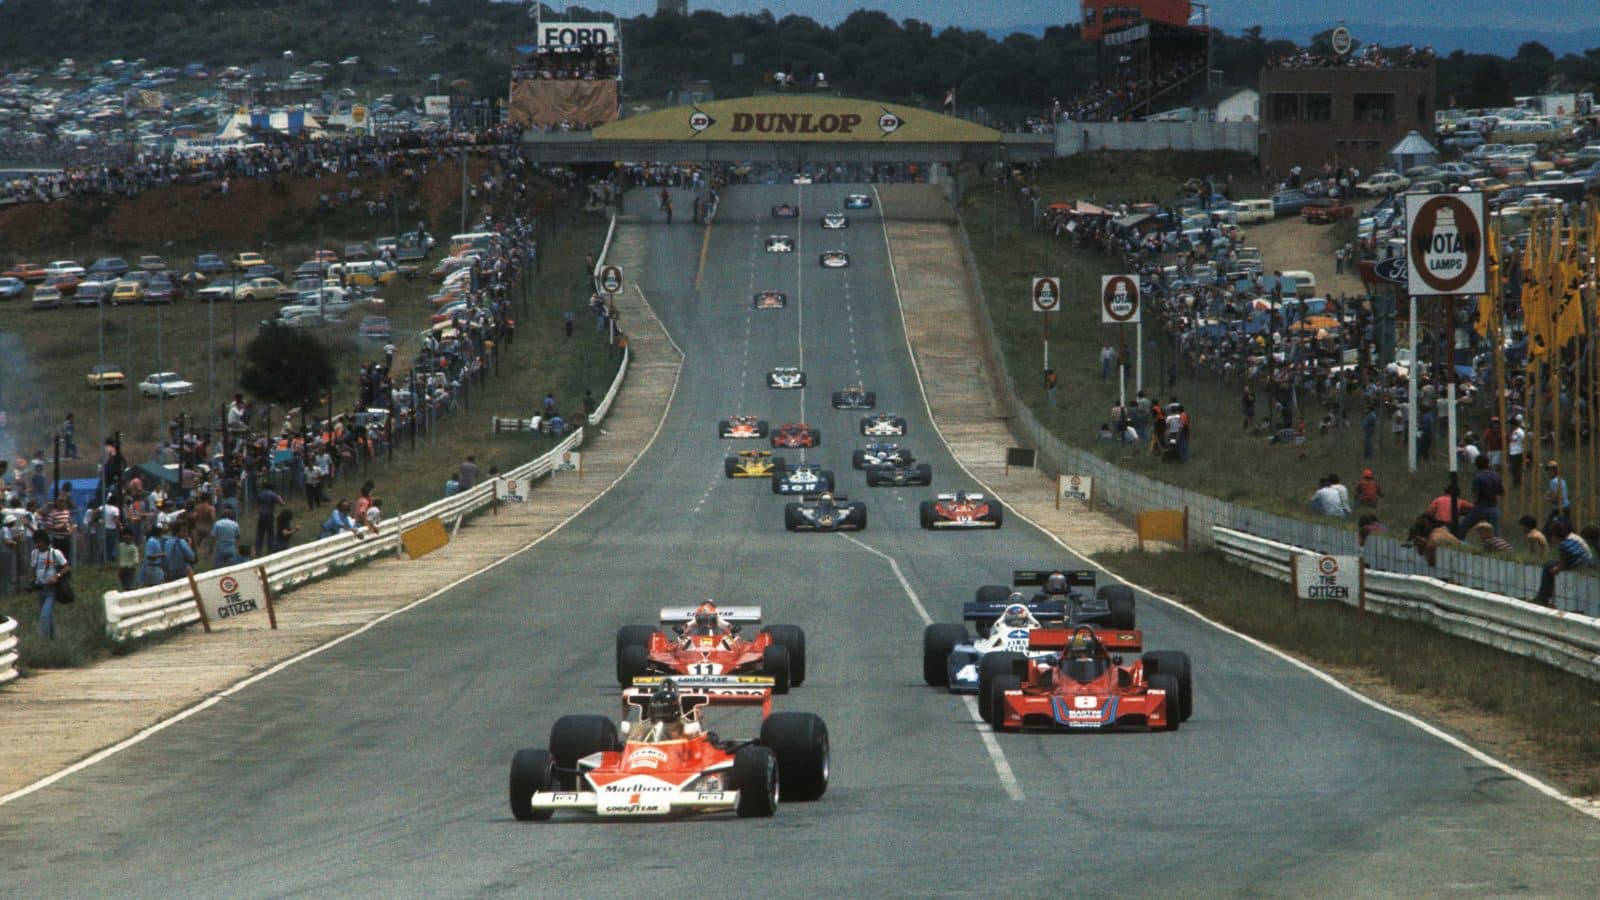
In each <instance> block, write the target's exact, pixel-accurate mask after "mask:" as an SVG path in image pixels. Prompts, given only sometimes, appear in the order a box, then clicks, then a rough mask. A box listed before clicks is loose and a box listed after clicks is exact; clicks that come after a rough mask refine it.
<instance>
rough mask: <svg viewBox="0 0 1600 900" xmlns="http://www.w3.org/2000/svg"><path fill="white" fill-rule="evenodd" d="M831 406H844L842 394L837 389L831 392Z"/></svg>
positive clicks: (840, 407) (841, 407)
mask: <svg viewBox="0 0 1600 900" xmlns="http://www.w3.org/2000/svg"><path fill="white" fill-rule="evenodd" d="M833 408H834V409H843V408H844V394H841V393H839V392H838V391H834V392H833Z"/></svg>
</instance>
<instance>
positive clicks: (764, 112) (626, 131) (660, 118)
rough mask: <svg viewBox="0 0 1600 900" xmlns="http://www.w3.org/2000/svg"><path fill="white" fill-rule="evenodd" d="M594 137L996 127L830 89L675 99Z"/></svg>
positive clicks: (848, 137) (953, 138) (860, 137)
mask: <svg viewBox="0 0 1600 900" xmlns="http://www.w3.org/2000/svg"><path fill="white" fill-rule="evenodd" d="M594 139H595V140H596V141H681V140H692V141H697V142H703V141H799V142H821V141H827V142H837V141H851V142H861V141H864V142H879V141H883V142H887V143H902V142H928V143H998V142H999V140H1000V132H998V131H995V130H994V129H992V128H984V127H983V126H981V125H975V124H973V123H971V122H968V121H966V120H964V119H957V118H955V117H953V116H945V115H940V114H938V113H935V112H931V111H929V110H921V109H913V108H911V107H907V106H900V105H897V104H893V103H874V102H872V101H870V100H852V99H850V98H847V97H829V96H820V95H819V96H808V95H789V96H771V95H767V96H760V97H740V98H737V99H734V100H711V101H708V102H706V103H696V104H692V105H690V106H675V107H670V108H668V109H663V110H658V111H656V112H650V113H645V114H643V115H638V116H629V117H628V118H625V119H619V120H617V121H615V122H608V123H606V124H605V125H602V126H600V127H599V128H596V129H595V130H594Z"/></svg>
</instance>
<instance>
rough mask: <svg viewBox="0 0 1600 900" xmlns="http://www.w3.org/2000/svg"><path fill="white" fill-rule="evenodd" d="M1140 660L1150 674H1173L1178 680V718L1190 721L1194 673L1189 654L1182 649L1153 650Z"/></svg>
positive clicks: (1192, 705)
mask: <svg viewBox="0 0 1600 900" xmlns="http://www.w3.org/2000/svg"><path fill="white" fill-rule="evenodd" d="M1140 661H1141V662H1143V663H1144V667H1145V672H1146V674H1147V675H1148V676H1153V675H1171V676H1172V677H1173V678H1176V679H1177V680H1178V713H1179V716H1178V718H1180V719H1182V720H1183V721H1185V722H1187V721H1189V717H1190V716H1192V715H1194V673H1193V670H1192V669H1191V667H1190V663H1189V654H1187V653H1184V652H1183V651H1181V650H1152V651H1151V652H1149V653H1146V654H1145V655H1144V656H1143V657H1141V658H1140ZM1147 680H1148V679H1147Z"/></svg>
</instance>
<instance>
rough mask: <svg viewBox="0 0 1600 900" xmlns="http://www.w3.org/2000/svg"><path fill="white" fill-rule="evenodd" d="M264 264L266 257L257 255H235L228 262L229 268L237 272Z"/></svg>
mask: <svg viewBox="0 0 1600 900" xmlns="http://www.w3.org/2000/svg"><path fill="white" fill-rule="evenodd" d="M266 264H267V259H266V257H264V256H262V255H261V254H259V253H236V254H234V256H233V259H230V260H228V265H229V267H230V268H232V269H234V270H236V271H239V272H244V271H247V270H248V269H249V268H250V267H251V266H264V265H266Z"/></svg>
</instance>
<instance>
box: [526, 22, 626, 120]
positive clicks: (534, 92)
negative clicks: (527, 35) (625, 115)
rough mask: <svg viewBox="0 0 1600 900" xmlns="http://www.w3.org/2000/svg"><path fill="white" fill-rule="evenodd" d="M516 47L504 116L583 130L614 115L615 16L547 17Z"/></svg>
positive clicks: (618, 55)
mask: <svg viewBox="0 0 1600 900" xmlns="http://www.w3.org/2000/svg"><path fill="white" fill-rule="evenodd" d="M535 32H536V36H535V41H534V43H532V44H522V45H518V46H517V47H515V48H514V49H515V51H516V62H515V63H514V64H513V66H512V69H511V88H510V93H509V97H508V102H507V105H506V109H507V113H506V117H507V121H509V122H510V123H512V124H514V125H518V126H520V127H522V128H525V129H535V130H539V131H586V130H588V129H591V128H594V127H595V126H597V125H604V124H605V123H607V122H613V121H616V119H617V118H618V116H619V114H620V111H621V98H622V32H621V29H620V28H619V27H618V24H617V23H616V22H550V21H540V22H538V23H537V24H536V26H535Z"/></svg>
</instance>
